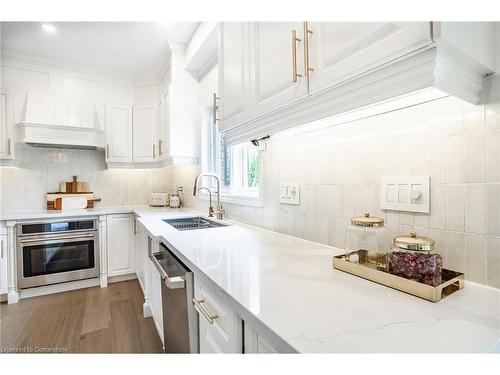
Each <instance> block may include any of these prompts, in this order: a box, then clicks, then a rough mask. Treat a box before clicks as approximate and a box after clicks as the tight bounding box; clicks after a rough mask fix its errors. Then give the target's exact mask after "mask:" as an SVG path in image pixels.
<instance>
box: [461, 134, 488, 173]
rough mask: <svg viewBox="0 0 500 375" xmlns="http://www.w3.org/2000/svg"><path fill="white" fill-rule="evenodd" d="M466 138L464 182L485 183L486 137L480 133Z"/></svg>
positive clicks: (467, 135) (468, 135)
mask: <svg viewBox="0 0 500 375" xmlns="http://www.w3.org/2000/svg"><path fill="white" fill-rule="evenodd" d="M464 138H465V149H464V182H484V171H485V153H486V150H485V146H486V144H485V142H486V137H485V135H484V133H479V134H466V135H465V136H464Z"/></svg>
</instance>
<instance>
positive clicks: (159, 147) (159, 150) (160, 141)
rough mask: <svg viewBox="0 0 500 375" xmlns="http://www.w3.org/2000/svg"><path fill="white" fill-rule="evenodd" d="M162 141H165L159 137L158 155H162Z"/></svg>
mask: <svg viewBox="0 0 500 375" xmlns="http://www.w3.org/2000/svg"><path fill="white" fill-rule="evenodd" d="M162 143H163V141H162V140H161V139H158V156H160V155H161V153H162V151H161V145H162Z"/></svg>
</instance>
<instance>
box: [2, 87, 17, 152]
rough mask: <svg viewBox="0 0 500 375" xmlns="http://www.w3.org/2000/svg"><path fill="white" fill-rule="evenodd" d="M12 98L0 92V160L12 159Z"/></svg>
mask: <svg viewBox="0 0 500 375" xmlns="http://www.w3.org/2000/svg"><path fill="white" fill-rule="evenodd" d="M12 112H13V111H12V98H11V96H10V94H9V93H8V92H7V91H0V159H12V158H13V157H14V138H13V135H14V124H13V119H12Z"/></svg>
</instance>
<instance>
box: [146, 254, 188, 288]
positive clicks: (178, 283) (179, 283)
mask: <svg viewBox="0 0 500 375" xmlns="http://www.w3.org/2000/svg"><path fill="white" fill-rule="evenodd" d="M150 259H151V261H152V262H153V264H154V265H155V267H156V269H157V270H158V272H160V275H161V279H162V280H163V282H164V283H165V285H166V287H167V288H169V289H184V288H185V287H186V280H185V278H184V277H182V276H174V277H170V276H168V274H167V273H166V272H165V270H164V269H163V267H162V266H161V264H160V262H158V259H156V258H155V256H154V255H153V256H150Z"/></svg>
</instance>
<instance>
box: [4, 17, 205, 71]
mask: <svg viewBox="0 0 500 375" xmlns="http://www.w3.org/2000/svg"><path fill="white" fill-rule="evenodd" d="M50 24H51V25H54V26H55V27H56V28H57V32H56V33H55V34H49V33H46V32H44V31H43V30H42V28H41V23H40V22H2V23H1V28H2V29H1V37H2V40H1V42H2V51H4V52H5V51H12V52H15V53H18V54H22V55H27V56H32V57H41V58H45V59H52V60H57V61H60V62H64V63H67V64H78V65H89V66H94V67H98V68H105V69H112V70H117V71H120V72H126V73H134V72H140V71H145V70H153V69H155V68H157V66H156V65H157V63H158V61H159V59H160V56H161V54H162V50H163V48H164V47H165V45H166V44H167V42H177V43H182V44H187V43H188V42H189V40H190V39H191V36H192V35H193V33H194V31H195V30H196V28H197V27H198V22H171V23H165V24H160V23H154V22H50Z"/></svg>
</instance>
